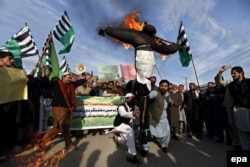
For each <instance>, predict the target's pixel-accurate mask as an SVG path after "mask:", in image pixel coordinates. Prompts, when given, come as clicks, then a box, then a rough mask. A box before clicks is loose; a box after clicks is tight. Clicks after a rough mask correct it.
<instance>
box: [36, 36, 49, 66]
mask: <svg viewBox="0 0 250 167" xmlns="http://www.w3.org/2000/svg"><path fill="white" fill-rule="evenodd" d="M51 39H52V33H51V32H50V33H49V35H48V38H47V39H46V42H45V48H44V49H43V50H42V52H41V54H40V55H39V59H38V61H37V63H38V64H40V63H41V60H42V58H43V55H44V53H45V51H46V49H47V48H48V47H49V43H50V40H51Z"/></svg>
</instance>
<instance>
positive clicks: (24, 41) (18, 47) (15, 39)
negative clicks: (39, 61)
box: [0, 26, 39, 68]
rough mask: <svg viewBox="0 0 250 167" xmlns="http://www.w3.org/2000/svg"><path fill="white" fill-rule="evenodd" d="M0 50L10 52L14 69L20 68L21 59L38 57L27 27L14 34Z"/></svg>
mask: <svg viewBox="0 0 250 167" xmlns="http://www.w3.org/2000/svg"><path fill="white" fill-rule="evenodd" d="M0 50H3V51H8V52H11V53H12V54H13V56H14V64H15V66H16V68H22V58H24V57H29V56H35V55H37V56H38V55H39V52H38V49H37V47H36V44H35V42H34V40H33V37H32V35H31V32H30V29H29V27H28V26H25V27H23V28H22V29H21V30H20V31H18V32H17V33H16V34H14V35H13V36H12V37H11V38H10V39H9V40H8V41H7V42H6V43H5V44H4V45H3V46H2V47H1V48H0Z"/></svg>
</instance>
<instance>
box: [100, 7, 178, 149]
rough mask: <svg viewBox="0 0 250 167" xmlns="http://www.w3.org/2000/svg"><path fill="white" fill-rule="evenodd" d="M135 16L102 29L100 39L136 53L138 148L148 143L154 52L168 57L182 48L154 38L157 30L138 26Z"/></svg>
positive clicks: (135, 14)
mask: <svg viewBox="0 0 250 167" xmlns="http://www.w3.org/2000/svg"><path fill="white" fill-rule="evenodd" d="M138 16H139V14H138V13H136V12H132V13H130V14H128V15H127V16H126V17H125V19H124V21H123V24H122V26H120V27H111V26H103V28H102V29H100V31H99V35H101V36H105V35H107V36H109V37H112V38H113V39H116V40H118V41H120V42H122V43H125V44H124V45H125V46H124V47H126V48H128V47H131V46H132V47H134V49H135V68H136V81H137V83H138V85H137V90H136V93H137V95H138V96H139V109H140V131H141V133H140V135H141V141H140V144H146V143H147V142H148V141H151V134H150V131H149V113H148V104H149V99H148V94H149V92H150V91H151V83H150V80H149V78H150V77H151V76H152V73H153V69H154V67H155V64H156V63H155V56H154V52H158V53H160V54H164V55H169V54H173V53H175V52H177V51H181V47H180V46H179V45H178V44H176V43H174V42H170V41H166V40H164V39H162V38H159V37H157V36H156V33H157V30H156V28H155V27H154V26H153V25H150V24H147V22H143V23H138V22H137V21H136V18H137V17H138Z"/></svg>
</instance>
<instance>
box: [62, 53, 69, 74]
mask: <svg viewBox="0 0 250 167" xmlns="http://www.w3.org/2000/svg"><path fill="white" fill-rule="evenodd" d="M60 69H61V71H62V72H63V73H65V72H70V68H69V64H68V62H67V60H66V57H65V56H63V59H62V62H61V64H60Z"/></svg>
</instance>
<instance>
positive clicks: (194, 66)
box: [191, 56, 200, 90]
mask: <svg viewBox="0 0 250 167" xmlns="http://www.w3.org/2000/svg"><path fill="white" fill-rule="evenodd" d="M191 60H192V64H193V67H194V73H195V77H196V81H197V84H198V88H199V90H200V83H199V80H198V76H197V72H196V69H195V65H194V59H193V56H192V57H191Z"/></svg>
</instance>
